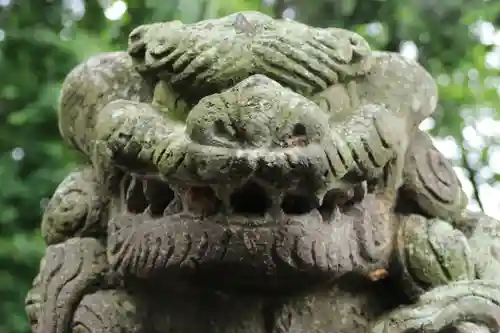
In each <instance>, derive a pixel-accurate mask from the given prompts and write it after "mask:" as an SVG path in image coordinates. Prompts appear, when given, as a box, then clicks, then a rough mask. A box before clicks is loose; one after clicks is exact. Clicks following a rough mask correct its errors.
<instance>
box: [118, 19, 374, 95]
mask: <svg viewBox="0 0 500 333" xmlns="http://www.w3.org/2000/svg"><path fill="white" fill-rule="evenodd" d="M128 52H129V54H130V55H131V56H132V58H133V59H134V62H135V66H136V68H137V70H138V71H139V72H141V73H143V74H153V75H156V76H157V77H159V78H161V79H164V80H166V81H169V82H171V83H172V85H173V86H174V87H177V89H178V90H179V91H181V90H185V89H187V90H188V93H187V94H186V95H193V94H195V95H198V96H197V97H198V99H199V98H201V97H203V96H206V95H208V94H211V93H215V92H220V91H221V90H223V89H227V88H228V87H230V86H233V85H234V84H235V83H237V82H239V81H241V80H242V79H245V78H246V77H248V76H250V75H252V74H263V75H266V76H268V77H270V78H271V79H274V80H276V81H277V82H279V83H281V84H283V85H285V86H287V87H289V88H291V89H292V90H294V91H296V92H299V93H301V94H303V95H305V96H311V95H313V94H314V93H317V92H319V91H322V90H324V89H326V88H327V87H329V86H331V85H332V84H335V83H338V82H342V81H346V80H350V79H352V78H353V77H358V76H363V75H365V74H366V73H367V71H368V70H369V69H370V67H371V64H372V57H371V49H370V47H369V45H368V43H367V42H366V40H364V39H363V38H362V37H361V36H360V35H358V34H356V33H354V32H351V31H347V30H343V29H338V28H327V29H322V28H313V27H309V26H307V25H305V24H302V23H299V22H295V21H291V20H273V19H271V18H270V17H269V16H267V15H264V14H261V13H256V12H242V13H235V14H233V15H229V16H227V17H223V18H220V19H213V20H207V21H202V22H198V23H194V24H182V23H181V22H179V21H172V22H166V23H155V24H150V25H143V26H140V27H138V28H136V29H135V30H134V31H133V32H132V33H131V34H130V37H129V47H128Z"/></svg>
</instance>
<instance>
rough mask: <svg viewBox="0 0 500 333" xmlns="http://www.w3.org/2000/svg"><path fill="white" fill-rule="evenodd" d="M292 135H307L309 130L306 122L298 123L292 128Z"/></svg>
mask: <svg viewBox="0 0 500 333" xmlns="http://www.w3.org/2000/svg"><path fill="white" fill-rule="evenodd" d="M292 135H293V136H306V135H307V130H306V127H305V126H304V124H301V123H298V124H295V126H293V130H292Z"/></svg>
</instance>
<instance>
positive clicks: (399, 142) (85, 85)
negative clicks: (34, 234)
mask: <svg viewBox="0 0 500 333" xmlns="http://www.w3.org/2000/svg"><path fill="white" fill-rule="evenodd" d="M436 104H437V87H436V84H435V82H434V80H433V79H432V77H431V76H430V75H429V73H427V71H426V70H425V69H424V68H423V67H422V66H420V65H419V64H418V63H417V62H415V61H410V60H407V59H405V58H404V57H402V56H401V55H398V54H395V53H389V52H377V51H372V50H371V49H370V47H369V46H368V44H367V42H366V41H365V40H364V39H363V38H362V37H361V36H359V35H357V34H355V33H353V32H350V31H347V30H343V29H337V28H327V29H320V28H313V27H309V26H306V25H304V24H301V23H298V22H294V21H290V20H274V19H272V18H270V17H268V16H266V15H264V14H260V13H256V12H243V13H236V14H233V15H229V16H227V17H223V18H220V19H213V20H206V21H202V22H198V23H195V24H183V23H181V22H178V21H175V22H166V23H155V24H150V25H144V26H141V27H138V28H136V29H135V30H134V31H133V32H132V33H131V34H130V40H129V49H128V51H127V52H113V53H105V54H101V55H96V56H94V57H91V58H90V59H88V60H87V61H85V62H83V63H82V64H80V65H78V66H77V67H76V68H75V69H73V70H72V71H71V72H70V73H69V74H68V76H67V78H66V80H65V81H64V84H63V87H62V90H61V98H60V107H59V114H58V115H59V127H60V131H61V135H62V137H63V139H64V140H65V141H66V142H67V143H68V144H70V145H71V146H72V147H73V148H75V149H77V150H79V151H81V152H82V153H83V154H84V155H85V156H86V157H87V159H88V163H87V165H85V167H83V168H79V169H77V170H74V171H73V172H72V173H70V174H69V175H68V177H67V178H66V179H65V180H63V182H62V183H61V184H60V185H59V187H58V189H57V190H56V191H55V193H54V196H53V198H52V199H51V201H50V203H49V205H48V207H47V210H46V211H45V214H44V217H43V220H42V233H43V236H44V239H45V241H46V242H47V245H48V247H47V250H46V253H45V256H44V258H43V259H42V262H41V265H40V272H39V274H38V276H37V277H36V278H35V280H34V284H33V289H32V290H31V291H30V293H29V295H28V297H27V301H26V310H27V313H28V315H29V318H30V321H31V324H32V328H33V332H34V333H66V332H68V333H69V332H71V333H82V332H84V333H97V332H99V333H118V332H120V333H160V332H172V333H194V332H206V331H210V332H218V333H285V332H297V333H299V332H300V333H302V332H303V333H305V332H314V333H326V332H337V333H347V332H348V333H365V332H384V333H392V332H398V333H400V332H404V333H411V332H416V331H418V329H421V328H422V327H424V328H425V329H427V330H428V332H439V333H449V332H454V331H453V330H458V332H463V333H472V332H476V331H474V330H480V331H481V332H483V331H484V332H498V331H499V329H500V317H499V316H498V314H499V313H500V309H499V307H498V304H499V303H500V296H499V295H498V290H500V289H499V288H500V284H499V283H498V282H496V281H494V278H495V277H496V276H498V274H500V268H499V265H498V263H499V262H500V260H499V256H498V253H500V250H498V248H500V241H499V239H500V238H499V237H498V235H499V231H498V229H499V228H498V225H499V222H498V221H496V220H494V219H492V218H489V217H487V216H484V215H482V214H471V213H469V212H467V211H466V210H465V205H466V198H465V195H464V193H463V191H462V190H461V187H460V183H459V181H458V178H457V177H456V175H455V173H454V171H453V168H452V167H451V165H450V164H449V163H448V162H446V160H445V159H444V157H443V156H442V154H440V153H439V152H438V151H437V149H436V148H435V147H434V146H433V143H432V140H431V139H430V137H429V136H428V135H427V134H426V133H424V132H422V131H420V130H419V129H418V125H419V124H420V122H421V121H422V120H423V119H425V118H426V117H428V116H429V115H431V114H432V112H434V110H435V108H436Z"/></svg>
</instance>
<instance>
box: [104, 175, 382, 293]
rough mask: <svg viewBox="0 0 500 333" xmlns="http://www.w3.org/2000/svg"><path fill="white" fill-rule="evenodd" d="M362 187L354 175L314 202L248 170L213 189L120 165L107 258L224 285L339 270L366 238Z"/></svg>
mask: <svg viewBox="0 0 500 333" xmlns="http://www.w3.org/2000/svg"><path fill="white" fill-rule="evenodd" d="M367 191H368V190H367V187H366V183H365V182H360V183H359V184H358V185H357V186H355V187H353V188H352V189H351V190H348V191H344V192H342V193H339V192H338V190H331V191H329V192H327V193H326V194H325V196H324V199H323V200H322V202H320V200H318V198H317V196H316V195H313V194H310V195H306V194H303V193H297V192H291V193H286V192H285V193H279V194H276V193H269V191H268V190H267V191H266V188H265V187H263V186H260V185H259V184H258V183H257V182H255V181H253V180H250V181H248V182H247V183H246V184H244V185H243V186H241V187H239V188H237V189H234V190H227V191H226V192H222V193H221V192H220V191H219V192H218V191H217V188H215V189H214V188H213V187H211V186H202V187H183V188H179V187H172V186H169V185H168V184H167V183H166V182H165V181H163V180H160V179H159V177H157V176H152V177H151V176H149V177H147V176H143V175H140V176H139V175H136V174H130V173H127V174H126V175H125V177H124V178H123V181H122V183H121V198H122V199H121V200H120V201H121V202H122V203H123V205H124V206H123V207H122V213H123V214H119V215H118V216H116V217H115V221H116V222H115V223H113V222H112V223H111V225H113V226H114V225H116V226H117V227H112V228H111V229H110V233H109V235H108V259H109V260H110V264H111V265H112V267H113V268H112V269H113V270H114V271H116V272H119V273H121V274H127V275H128V274H131V275H133V276H136V277H139V278H158V279H160V281H169V280H170V279H172V278H174V279H175V277H176V276H178V274H181V276H184V277H186V278H188V279H191V278H192V279H194V280H195V281H198V280H199V279H201V280H200V283H202V284H206V283H209V284H215V285H221V287H223V288H231V287H232V286H233V287H236V288H240V287H244V288H247V287H248V288H256V289H255V290H268V288H270V289H273V290H274V289H276V290H281V289H283V288H284V289H287V288H289V287H292V286H293V287H296V286H299V285H300V286H302V285H307V284H308V283H310V282H311V283H312V282H314V281H326V280H329V279H333V278H339V277H341V276H343V275H344V274H346V273H349V272H352V271H353V270H355V269H358V268H359V267H358V266H359V265H358V262H359V260H362V259H359V260H358V259H357V258H359V257H360V256H364V254H363V253H364V252H363V251H364V250H363V249H362V247H363V246H364V245H363V244H360V243H362V242H364V241H365V240H369V239H371V238H372V236H371V231H370V230H371V229H370V228H364V227H363V225H364V224H365V223H371V222H370V221H371V218H370V217H369V216H367V215H366V214H365V212H364V210H363V208H362V203H363V202H365V198H371V197H369V196H368V195H367V196H365V195H366V193H367ZM370 200H373V199H370ZM360 251H361V252H360ZM228 272H231V273H228ZM167 284H168V283H167Z"/></svg>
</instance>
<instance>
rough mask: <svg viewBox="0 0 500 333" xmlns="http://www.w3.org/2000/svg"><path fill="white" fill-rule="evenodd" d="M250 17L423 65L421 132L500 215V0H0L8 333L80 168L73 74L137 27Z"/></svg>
mask: <svg viewBox="0 0 500 333" xmlns="http://www.w3.org/2000/svg"><path fill="white" fill-rule="evenodd" d="M241 10H260V11H263V12H265V13H268V14H270V15H273V16H275V17H282V16H283V17H288V18H291V19H296V20H299V21H302V22H306V23H308V24H311V25H315V26H338V27H343V28H348V29H353V30H355V31H357V32H359V33H360V34H362V35H363V36H365V37H366V38H367V39H368V40H369V42H370V43H371V45H372V46H373V47H374V48H378V49H386V50H390V51H396V52H402V53H403V54H405V55H406V56H408V57H416V58H418V60H419V61H420V62H421V63H422V64H423V65H424V66H425V67H426V68H427V69H428V70H429V71H430V72H431V73H432V75H433V76H434V77H435V78H436V80H437V82H438V84H439V89H440V97H441V101H440V104H439V108H438V110H437V112H436V113H435V114H434V115H433V117H432V119H428V120H426V121H425V122H424V124H423V125H422V127H424V128H425V129H427V130H429V131H430V132H431V133H432V134H433V135H435V136H436V144H437V145H438V147H439V148H440V149H441V151H442V152H443V153H444V154H445V155H446V156H447V157H449V158H450V159H451V160H452V161H453V163H454V165H456V170H457V172H458V173H459V175H460V177H461V179H462V181H463V185H464V188H465V190H466V192H467V194H468V195H470V197H471V205H470V207H471V208H472V209H481V208H484V210H485V211H486V212H487V213H489V214H491V215H494V216H496V217H500V208H499V207H498V204H499V203H500V201H498V200H497V198H499V197H500V195H499V194H500V186H499V184H498V181H500V147H499V140H500V139H499V138H500V137H499V135H500V120H499V115H500V88H499V87H500V74H499V73H500V30H499V26H500V1H497V0H489V1H488V0H439V1H436V0H288V1H284V0H128V1H125V0H123V1H120V0H119V1H112V0H101V1H97V0H0V333H27V332H28V323H27V319H26V317H25V314H24V309H23V307H24V305H23V303H24V297H25V295H26V292H27V290H28V288H29V286H30V284H31V281H32V279H33V277H34V275H35V274H36V271H37V269H38V264H39V259H40V257H41V255H42V252H43V249H44V245H43V242H42V240H41V237H40V230H39V226H40V216H41V214H42V211H43V207H44V204H45V203H46V201H47V200H48V198H50V196H51V194H52V192H53V191H54V189H55V187H56V185H57V184H58V183H59V182H60V181H61V180H62V178H63V177H64V175H65V174H66V172H68V170H69V169H71V168H72V166H74V164H75V163H77V160H78V156H76V155H75V154H74V153H73V152H71V151H70V150H68V149H67V148H66V147H65V146H63V143H62V141H61V140H60V138H59V133H58V129H57V122H56V113H55V108H56V101H57V97H58V92H59V88H60V85H61V82H62V80H63V78H64V76H65V74H66V73H67V72H68V71H69V70H70V69H71V68H72V67H73V66H75V65H76V64H77V63H78V62H80V61H82V60H84V59H85V58H87V57H88V56H90V55H93V54H96V53H99V52H104V51H110V50H116V49H123V48H124V46H125V43H126V40H127V38H126V37H127V34H128V33H129V32H130V30H131V29H132V28H133V27H135V26H137V25H139V24H142V23H148V22H153V21H167V20H172V19H181V20H182V21H184V22H186V23H187V22H194V21H198V20H201V19H205V18H210V17H217V16H222V15H227V14H229V13H232V12H235V11H241Z"/></svg>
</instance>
